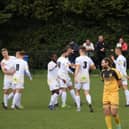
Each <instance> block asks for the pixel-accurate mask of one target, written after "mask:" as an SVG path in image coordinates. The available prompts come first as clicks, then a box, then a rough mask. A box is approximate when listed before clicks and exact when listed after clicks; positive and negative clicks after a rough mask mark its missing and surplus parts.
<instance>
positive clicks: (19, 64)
mask: <svg viewBox="0 0 129 129" xmlns="http://www.w3.org/2000/svg"><path fill="white" fill-rule="evenodd" d="M14 67H15V71H16V72H15V74H14V76H13V79H14V83H24V75H25V74H27V75H28V76H31V75H30V72H29V68H28V63H27V62H26V61H24V60H23V59H18V58H17V59H16V60H15V63H14Z"/></svg>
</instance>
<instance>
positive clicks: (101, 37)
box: [98, 35, 104, 43]
mask: <svg viewBox="0 0 129 129" xmlns="http://www.w3.org/2000/svg"><path fill="white" fill-rule="evenodd" d="M98 41H99V42H100V43H103V42H104V37H103V35H99V36H98Z"/></svg>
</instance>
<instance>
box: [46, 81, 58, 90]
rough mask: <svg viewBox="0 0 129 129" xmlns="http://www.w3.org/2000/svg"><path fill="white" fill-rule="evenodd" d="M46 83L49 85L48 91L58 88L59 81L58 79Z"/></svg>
mask: <svg viewBox="0 0 129 129" xmlns="http://www.w3.org/2000/svg"><path fill="white" fill-rule="evenodd" d="M48 85H49V89H50V91H53V90H58V89H59V82H58V81H53V83H49V84H48Z"/></svg>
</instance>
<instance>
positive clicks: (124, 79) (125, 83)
mask: <svg viewBox="0 0 129 129" xmlns="http://www.w3.org/2000/svg"><path fill="white" fill-rule="evenodd" d="M122 85H128V80H127V78H125V77H124V78H122Z"/></svg>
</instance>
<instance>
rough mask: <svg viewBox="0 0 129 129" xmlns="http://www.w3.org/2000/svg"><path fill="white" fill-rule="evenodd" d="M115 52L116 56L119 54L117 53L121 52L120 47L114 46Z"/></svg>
mask: <svg viewBox="0 0 129 129" xmlns="http://www.w3.org/2000/svg"><path fill="white" fill-rule="evenodd" d="M115 54H116V55H117V56H119V55H121V54H122V50H121V48H120V47H116V48H115Z"/></svg>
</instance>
